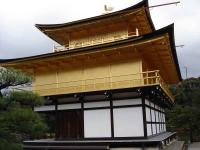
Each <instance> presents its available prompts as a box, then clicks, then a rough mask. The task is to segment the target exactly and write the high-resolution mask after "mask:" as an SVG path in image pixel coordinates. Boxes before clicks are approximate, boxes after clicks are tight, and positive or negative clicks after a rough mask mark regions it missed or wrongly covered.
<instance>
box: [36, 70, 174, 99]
mask: <svg viewBox="0 0 200 150" xmlns="http://www.w3.org/2000/svg"><path fill="white" fill-rule="evenodd" d="M151 85H160V87H161V88H162V89H163V90H164V91H165V93H166V94H167V95H168V96H169V97H170V98H171V99H172V100H173V96H172V94H171V92H170V91H169V90H168V85H167V84H166V83H165V82H164V81H163V79H162V77H161V76H160V74H159V71H158V70H155V71H146V72H142V73H136V74H128V75H119V76H111V77H103V78H93V79H86V80H76V81H70V82H59V81H58V82H57V83H49V84H41V85H39V84H38V85H33V91H34V92H37V93H38V94H40V95H42V96H48V95H58V94H69V93H77V92H89V91H99V90H112V89H121V88H131V87H144V86H151Z"/></svg>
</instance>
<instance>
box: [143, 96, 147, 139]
mask: <svg viewBox="0 0 200 150" xmlns="http://www.w3.org/2000/svg"><path fill="white" fill-rule="evenodd" d="M142 114H143V127H144V137H145V138H147V123H146V122H147V120H146V108H145V97H143V96H142Z"/></svg>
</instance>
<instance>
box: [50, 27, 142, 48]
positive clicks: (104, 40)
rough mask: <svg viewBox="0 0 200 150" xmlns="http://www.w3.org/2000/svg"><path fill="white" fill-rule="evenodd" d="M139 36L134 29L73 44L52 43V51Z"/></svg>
mask: <svg viewBox="0 0 200 150" xmlns="http://www.w3.org/2000/svg"><path fill="white" fill-rule="evenodd" d="M137 36H139V32H138V29H136V31H135V32H128V33H127V34H123V35H122V34H121V35H115V36H109V37H108V38H91V39H90V40H88V41H87V42H82V41H78V40H77V43H76V44H75V45H71V46H70V45H62V46H61V45H56V46H55V45H54V46H53V52H59V51H65V50H70V49H74V48H80V47H87V46H93V45H98V44H103V43H109V42H114V41H119V40H123V39H127V38H130V37H137Z"/></svg>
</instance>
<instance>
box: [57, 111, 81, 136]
mask: <svg viewBox="0 0 200 150" xmlns="http://www.w3.org/2000/svg"><path fill="white" fill-rule="evenodd" d="M56 116H57V119H56V120H57V127H56V128H57V129H56V138H57V139H80V138H82V137H83V113H82V111H81V110H67V111H58V112H57V115H56Z"/></svg>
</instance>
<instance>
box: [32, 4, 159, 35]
mask: <svg viewBox="0 0 200 150" xmlns="http://www.w3.org/2000/svg"><path fill="white" fill-rule="evenodd" d="M141 7H145V8H146V9H145V12H146V15H147V19H148V21H149V23H150V26H151V28H152V31H155V27H154V24H153V21H152V19H151V16H150V11H149V2H148V0H142V1H141V2H139V3H137V4H135V5H133V6H130V7H128V8H125V9H122V10H119V11H116V12H112V13H108V14H104V15H99V16H94V17H91V18H86V19H81V20H77V21H72V22H68V23H61V24H35V27H37V28H38V29H39V30H40V31H42V29H55V28H62V27H68V26H72V25H76V24H79V23H85V22H88V21H93V20H96V19H105V18H108V17H111V16H115V15H118V14H121V13H124V12H126V11H129V10H133V9H137V8H141Z"/></svg>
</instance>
